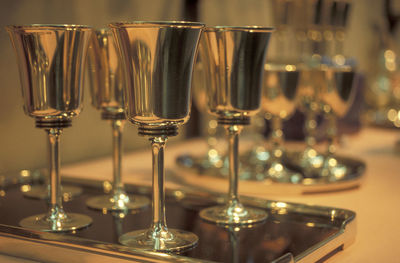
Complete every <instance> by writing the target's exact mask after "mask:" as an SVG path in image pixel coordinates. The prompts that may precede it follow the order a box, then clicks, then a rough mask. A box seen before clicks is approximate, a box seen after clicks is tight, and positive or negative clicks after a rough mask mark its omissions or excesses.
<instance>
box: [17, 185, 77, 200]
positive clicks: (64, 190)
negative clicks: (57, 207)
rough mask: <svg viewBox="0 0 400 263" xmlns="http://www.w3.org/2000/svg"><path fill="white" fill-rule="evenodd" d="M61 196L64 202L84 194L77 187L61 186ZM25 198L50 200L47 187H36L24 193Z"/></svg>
mask: <svg viewBox="0 0 400 263" xmlns="http://www.w3.org/2000/svg"><path fill="white" fill-rule="evenodd" d="M61 194H62V196H63V199H64V201H66V200H70V199H72V198H74V197H77V196H79V195H81V194H82V188H80V187H77V186H69V185H67V186H61ZM24 196H26V197H29V198H33V199H41V200H43V199H47V198H49V190H48V186H46V185H34V186H32V187H31V189H30V190H29V191H28V192H24Z"/></svg>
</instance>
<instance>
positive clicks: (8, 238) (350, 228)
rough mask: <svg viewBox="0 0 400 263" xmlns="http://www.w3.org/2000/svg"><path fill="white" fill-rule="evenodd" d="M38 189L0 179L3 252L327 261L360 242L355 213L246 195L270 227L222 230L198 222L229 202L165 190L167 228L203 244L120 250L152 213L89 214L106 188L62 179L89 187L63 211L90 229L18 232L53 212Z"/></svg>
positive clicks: (105, 258)
mask: <svg viewBox="0 0 400 263" xmlns="http://www.w3.org/2000/svg"><path fill="white" fill-rule="evenodd" d="M37 183H39V182H36V181H35V179H32V178H29V176H26V175H25V176H23V177H21V176H13V177H11V178H10V177H7V178H5V177H3V179H0V253H3V254H7V255H12V256H16V257H21V258H28V259H32V260H38V261H40V262H111V261H112V260H116V261H118V262H129V261H135V262H166V261H170V262H210V261H211V262H276V263H283V262H323V261H324V260H326V259H327V258H329V257H331V256H333V255H334V254H336V253H337V252H339V251H340V250H342V249H344V248H346V247H347V246H348V245H350V244H351V243H352V242H353V241H354V238H355V228H356V221H355V217H356V215H355V213H354V212H352V211H349V210H345V209H338V208H331V207H322V206H308V205H303V204H296V203H286V202H279V201H272V200H264V199H258V198H250V197H245V196H243V197H241V200H242V202H243V203H245V204H247V205H249V206H255V207H260V208H262V209H265V210H267V212H268V213H269V217H268V219H267V221H266V222H264V223H262V224H259V225H253V226H250V227H248V228H240V227H235V228H233V227H232V228H224V227H220V226H217V225H214V224H210V223H207V222H205V221H203V220H201V219H200V218H199V216H198V212H199V210H201V209H202V208H204V207H208V206H211V205H215V204H217V203H223V202H224V201H225V196H224V195H220V194H215V193H211V192H188V191H181V190H167V193H166V197H167V202H166V211H167V223H168V226H169V227H172V228H178V229H184V230H188V231H192V232H194V233H196V234H197V235H198V237H199V243H198V245H197V246H196V247H195V248H193V249H191V250H189V251H186V252H182V253H181V254H179V255H178V254H164V253H156V252H145V251H140V250H134V249H131V248H128V247H125V246H122V245H119V244H118V237H119V236H120V235H121V234H123V233H125V232H128V231H132V230H137V229H143V228H147V227H148V226H149V224H150V221H151V209H146V210H142V211H137V212H135V213H129V214H123V213H113V214H110V213H106V212H104V213H102V212H98V211H95V210H91V209H89V208H87V207H86V204H85V202H86V200H87V199H88V198H89V197H91V196H94V195H99V194H102V193H104V191H105V189H107V187H106V188H104V186H106V185H108V184H107V183H105V182H102V181H93V180H83V179H76V178H68V177H67V178H63V184H69V185H74V186H80V187H82V188H83V193H82V195H81V196H79V197H76V198H74V199H72V200H66V201H65V202H64V208H65V210H66V211H67V212H76V213H84V214H87V215H89V216H90V217H92V219H93V224H92V225H91V226H89V227H88V228H86V229H83V230H78V231H76V232H72V233H61V234H59V233H57V234H56V233H45V232H40V231H34V230H29V229H24V228H21V227H18V222H19V221H20V220H21V219H23V218H25V217H27V216H30V215H33V214H38V213H43V212H45V211H46V209H47V207H46V203H45V201H43V200H37V199H29V198H26V197H24V196H23V191H26V190H27V189H29V187H30V185H31V184H37ZM127 190H128V192H132V193H137V194H141V195H146V196H148V197H151V188H149V187H147V186H137V185H127Z"/></svg>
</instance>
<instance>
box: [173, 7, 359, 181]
mask: <svg viewBox="0 0 400 263" xmlns="http://www.w3.org/2000/svg"><path fill="white" fill-rule="evenodd" d="M272 3H273V6H272V7H273V8H272V10H273V17H274V20H275V26H276V32H275V33H274V34H273V35H272V37H271V44H270V46H271V47H270V50H269V52H268V58H267V60H266V62H267V63H266V64H265V65H264V68H263V75H264V76H263V77H264V81H263V83H262V89H263V92H262V102H261V109H262V112H263V115H262V116H264V117H265V119H266V120H268V121H269V123H270V126H271V130H272V132H271V135H270V143H271V146H270V147H268V146H267V147H263V146H262V145H259V144H256V145H255V146H254V147H253V149H251V150H250V151H249V152H246V153H244V154H242V156H241V157H240V158H239V159H240V166H241V168H242V171H241V174H240V178H241V179H243V180H272V181H273V182H279V183H290V184H310V183H318V184H321V183H322V184H325V183H326V184H330V183H332V182H336V181H339V180H343V179H344V178H345V177H346V175H347V174H348V172H349V169H347V168H348V167H346V165H345V164H343V163H342V162H341V161H340V160H339V159H340V158H337V157H336V155H335V148H336V145H335V141H336V140H337V138H336V137H337V124H336V122H337V118H340V117H343V116H344V115H345V114H346V113H347V111H348V109H349V107H350V105H351V104H352V102H353V100H354V96H355V87H356V85H355V83H356V79H357V78H356V76H357V74H356V68H355V63H354V60H352V59H350V58H347V57H346V56H345V55H344V51H343V50H344V48H343V42H344V37H345V29H346V25H347V20H348V16H349V11H350V7H351V5H350V2H349V1H341V0H340V1H339V0H326V1H322V0H320V1H316V0H304V1H293V0H275V1H273V2H272ZM300 9H302V10H303V11H304V12H296V10H300ZM202 52H203V51H202V50H200V54H201V53H202ZM197 63H198V64H201V63H205V64H208V62H207V61H206V60H204V59H202V60H200V61H198V62H197ZM195 70H197V71H198V72H197V75H198V77H197V78H196V79H195V82H194V83H193V85H194V91H197V92H196V93H198V94H199V95H198V97H206V98H208V99H209V101H208V102H206V101H205V100H204V102H203V100H201V102H202V103H208V104H209V108H210V109H211V110H209V111H210V112H211V113H213V104H215V102H214V101H213V100H214V97H213V96H215V95H214V94H213V91H212V90H211V89H210V87H207V85H209V83H210V79H213V78H216V77H215V76H213V75H210V74H208V75H207V72H206V69H205V66H202V65H197V66H196V67H195ZM200 76H201V77H200ZM201 78H203V79H204V80H201ZM202 93H204V94H202ZM243 94H244V92H242V93H240V99H243V100H244V101H243V102H241V103H242V104H245V103H247V102H251V100H250V99H247V98H245V97H244V96H243ZM217 98H220V99H225V98H227V96H225V95H217ZM217 98H215V99H217ZM245 99H247V100H245ZM198 104H200V103H198ZM201 108H202V107H201ZM296 109H298V110H300V111H301V112H303V113H304V115H305V122H304V128H303V130H304V133H305V142H306V147H305V149H304V150H302V151H292V152H289V151H286V149H285V147H284V136H283V130H282V121H283V120H287V119H289V118H290V117H291V116H292V115H293V113H294V112H295V110H296ZM218 110H220V109H218ZM319 115H323V116H324V117H325V119H326V130H325V137H326V138H327V139H328V146H327V150H326V151H325V152H323V151H322V152H321V151H318V150H317V148H316V142H317V139H316V128H317V116H319ZM221 156H222V157H221ZM210 157H216V158H214V159H212V158H210ZM196 158H197V159H196ZM205 160H206V161H208V162H205ZM209 160H216V162H211V161H209ZM221 160H224V157H223V154H221V151H217V150H216V149H211V150H208V152H207V155H206V157H200V158H199V157H191V156H185V158H182V157H180V158H179V159H178V164H180V165H182V166H185V167H190V166H192V167H195V168H198V169H197V170H198V171H200V172H202V173H209V174H212V175H214V176H215V175H217V176H220V177H224V176H225V175H224V172H223V169H224V162H222V161H221ZM196 163H197V165H193V164H196ZM249 173H251V174H252V175H250V176H249Z"/></svg>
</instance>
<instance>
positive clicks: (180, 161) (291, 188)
mask: <svg viewBox="0 0 400 263" xmlns="http://www.w3.org/2000/svg"><path fill="white" fill-rule="evenodd" d="M299 155H300V153H299V152H290V153H289V154H288V158H286V160H285V164H286V165H287V166H288V167H290V168H292V169H293V170H294V171H297V172H298V173H300V174H302V171H301V168H300V167H299V166H298V165H297V162H298V161H297V158H298V156H299ZM242 158H243V159H245V158H244V157H243V156H242ZM336 159H337V160H338V162H339V163H341V164H343V165H345V166H346V167H347V172H346V173H345V174H344V176H341V177H340V178H334V180H330V178H327V177H322V176H318V175H315V176H313V177H307V178H304V179H302V180H300V181H298V182H295V183H291V182H277V181H273V180H269V179H264V176H263V175H262V174H260V175H262V176H261V178H259V177H258V176H257V175H255V173H257V172H255V171H257V170H260V171H259V173H262V172H263V171H264V170H263V169H265V167H262V168H261V169H258V168H259V167H257V166H256V165H254V164H251V163H250V164H248V165H246V166H245V167H246V168H244V169H243V170H242V171H241V174H240V179H241V180H240V184H239V187H240V192H241V193H242V194H251V195H265V194H281V193H285V194H311V193H322V192H332V191H340V190H346V189H352V188H356V187H358V186H360V185H361V183H362V182H363V180H364V176H363V175H364V172H365V169H366V165H365V163H364V162H363V161H361V160H357V159H355V158H351V157H346V156H337V157H336ZM204 160H205V159H204V157H203V156H201V157H200V156H195V155H190V154H186V155H180V156H178V157H177V159H176V163H177V165H178V167H180V168H183V169H182V172H181V173H179V174H178V175H181V177H182V178H181V181H182V180H183V181H184V183H185V184H187V185H191V186H193V187H197V188H199V187H201V188H202V189H203V190H207V189H208V190H211V191H218V192H223V191H225V189H227V187H226V184H227V183H228V180H227V179H228V175H227V173H228V169H227V167H225V166H224V167H223V168H222V169H221V168H216V167H211V166H210V165H209V164H207V163H205V162H204ZM246 161H247V162H248V160H246ZM246 161H242V162H246Z"/></svg>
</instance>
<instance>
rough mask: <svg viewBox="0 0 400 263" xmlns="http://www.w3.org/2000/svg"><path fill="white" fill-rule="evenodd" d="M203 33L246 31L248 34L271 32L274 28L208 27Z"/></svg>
mask: <svg viewBox="0 0 400 263" xmlns="http://www.w3.org/2000/svg"><path fill="white" fill-rule="evenodd" d="M204 31H205V32H218V31H220V32H221V31H222V32H223V31H248V32H273V31H275V27H272V26H210V27H206V28H204Z"/></svg>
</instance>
